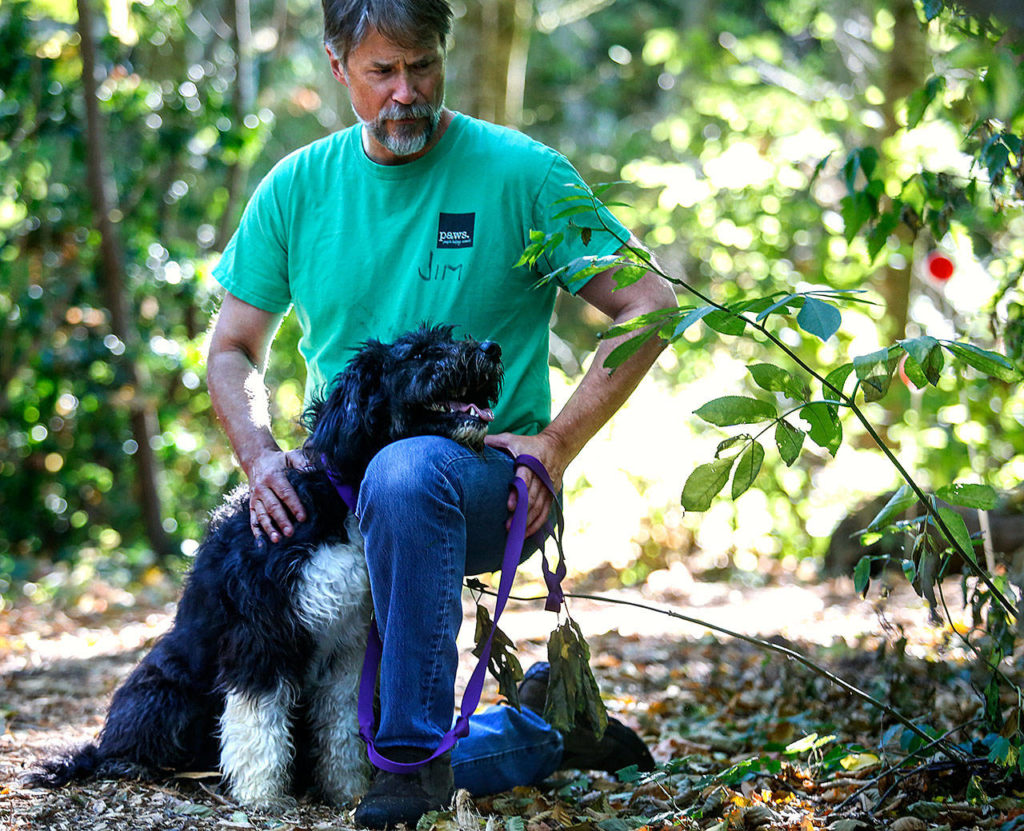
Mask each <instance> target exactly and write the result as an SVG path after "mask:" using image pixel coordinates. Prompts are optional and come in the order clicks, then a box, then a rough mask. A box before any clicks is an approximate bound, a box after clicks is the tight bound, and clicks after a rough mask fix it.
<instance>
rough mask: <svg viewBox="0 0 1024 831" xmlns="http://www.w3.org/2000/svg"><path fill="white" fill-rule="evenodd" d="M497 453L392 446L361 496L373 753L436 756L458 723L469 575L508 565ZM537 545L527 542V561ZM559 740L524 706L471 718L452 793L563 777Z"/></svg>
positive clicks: (423, 442) (423, 441) (506, 480)
mask: <svg viewBox="0 0 1024 831" xmlns="http://www.w3.org/2000/svg"><path fill="white" fill-rule="evenodd" d="M513 467H514V466H513V462H512V459H511V457H509V456H508V455H507V454H505V453H503V452H501V451H499V450H495V449H493V448H485V449H484V451H483V453H476V452H475V451H473V450H470V449H469V448H466V447H464V446H462V445H460V444H457V443H456V442H454V441H451V440H450V439H445V438H440V437H438V436H418V437H415V438H411V439H403V440H401V441H398V442H395V443H393V444H390V445H388V446H387V447H385V448H384V449H383V450H381V451H380V453H378V454H377V455H376V456H375V457H374V459H373V460H372V461H371V462H370V465H369V467H368V468H367V470H366V475H365V477H364V478H363V483H362V486H361V487H360V490H359V518H360V520H359V527H360V530H361V531H362V534H363V538H364V541H365V545H366V561H367V567H368V569H369V573H370V587H371V590H372V592H373V607H374V613H375V615H376V618H377V627H378V629H379V631H380V635H381V640H382V642H383V645H384V652H383V657H382V659H381V672H380V721H379V723H378V728H377V736H376V745H377V749H378V750H379V751H380V752H381V753H383V754H384V755H385V756H387V750H388V748H395V747H417V748H423V749H429V750H431V751H432V750H434V748H436V747H437V746H438V744H440V741H441V738H442V736H444V734H445V732H447V730H448V728H449V727H450V726H451V724H452V718H453V715H454V711H455V674H456V670H457V669H458V663H459V655H458V650H457V648H456V645H455V639H456V636H457V635H458V632H459V628H460V626H461V625H462V584H463V579H464V578H465V576H466V575H467V574H480V573H482V572H488V571H495V570H497V569H498V568H500V566H501V559H502V554H503V552H504V547H505V538H506V533H505V522H506V520H507V519H508V494H509V488H510V486H511V483H512V479H513V475H514V470H513ZM537 547H539V541H538V540H536V539H533V540H531V541H528V544H527V547H526V551H524V558H525V557H526V556H528V555H529V554H531V553H533V551H535V550H536V549H537ZM561 758H562V738H561V735H560V734H559V733H558V732H557V731H556V730H555V729H554V728H552V727H551V726H550V725H548V724H547V723H546V722H544V721H543V720H542V719H541V718H540V717H539V716H537V715H536V714H535V713H532V712H530V711H529V710H523V711H522V712H521V713H520V712H517V711H516V710H514V709H513V708H511V707H496V708H490V709H489V710H487V711H485V712H484V713H481V714H480V715H478V716H474V718H473V720H472V721H471V728H470V734H469V736H468V737H466V738H464V739H462V740H461V741H460V742H459V743H458V744H457V745H456V747H455V750H454V752H453V754H452V764H453V767H454V768H455V777H456V779H455V783H456V786H457V787H464V788H467V789H468V790H469V791H470V792H471V793H474V794H484V793H493V792H496V791H501V790H505V789H507V788H509V787H512V786H514V785H527V784H531V783H533V782H537V781H540V780H541V779H543V778H545V777H546V776H547V775H549V774H550V773H552V772H553V771H554V770H556V769H557V766H558V763H559V762H560V761H561Z"/></svg>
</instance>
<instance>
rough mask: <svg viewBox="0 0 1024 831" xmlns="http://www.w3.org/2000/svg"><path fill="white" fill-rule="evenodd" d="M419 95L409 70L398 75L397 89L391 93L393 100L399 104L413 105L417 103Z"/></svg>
mask: <svg viewBox="0 0 1024 831" xmlns="http://www.w3.org/2000/svg"><path fill="white" fill-rule="evenodd" d="M417 96H418V93H417V92H416V87H415V85H414V84H413V82H412V78H411V77H410V75H409V72H408V71H407V70H402V71H400V72H398V73H397V75H396V78H395V87H394V89H393V90H392V91H391V98H392V99H393V100H394V101H396V102H397V103H399V104H406V105H408V104H412V103H414V102H415V101H416V98H417Z"/></svg>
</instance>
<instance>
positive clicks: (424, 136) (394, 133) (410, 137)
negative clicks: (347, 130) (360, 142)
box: [352, 101, 444, 156]
mask: <svg viewBox="0 0 1024 831" xmlns="http://www.w3.org/2000/svg"><path fill="white" fill-rule="evenodd" d="M443 108H444V101H442V102H441V103H440V104H438V105H437V106H436V107H435V106H432V105H430V104H411V105H409V106H405V105H402V104H391V105H389V106H387V107H385V108H384V109H382V110H381V111H380V112H379V113H377V117H376V118H374V119H372V120H367V119H364V118H363V117H362V116H361V115H359V113H357V112H356V111H355V108H354V107H353V108H352V112H355V114H356V118H357V119H359V122H360V123H361V124H362V125H363V126H364V127H365V128H366V129H367V130H369V132H370V135H372V136H373V137H374V138H375V139H376V140H377V141H378V142H379V143H380V144H381V145H382V146H383V147H385V148H386V149H387V150H389V151H390V152H392V153H394V154H395V155H396V156H411V155H413V154H414V153H419V152H420V151H421V150H422V149H423V148H424V147H426V146H427V143H428V142H429V141H430V139H431V137H432V136H433V135H434V133H435V132H436V131H437V125H438V124H440V122H441V111H442V109H443ZM408 118H415V119H417V122H416V123H415V124H398V123H396V122H397V121H398V120H400V119H408ZM389 121H390V122H392V123H391V124H390V126H389V124H388V122H389ZM424 122H425V123H424Z"/></svg>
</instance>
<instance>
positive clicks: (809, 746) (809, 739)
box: [785, 733, 836, 754]
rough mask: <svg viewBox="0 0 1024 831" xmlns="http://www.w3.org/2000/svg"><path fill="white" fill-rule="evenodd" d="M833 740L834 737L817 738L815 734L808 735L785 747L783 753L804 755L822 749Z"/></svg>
mask: <svg viewBox="0 0 1024 831" xmlns="http://www.w3.org/2000/svg"><path fill="white" fill-rule="evenodd" d="M835 740H836V737H835V736H834V735H828V736H820V737H819V736H818V734H817V733H809V734H808V735H806V736H804V737H803V738H802V739H797V740H796V741H795V742H792V743H791V744H789V745H787V746H786V750H785V752H786V753H787V754H796V753H805V752H807V751H808V750H817V749H818V748H819V747H823V746H824V745H826V744H828V743H829V742H834V741H835Z"/></svg>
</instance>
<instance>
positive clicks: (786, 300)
mask: <svg viewBox="0 0 1024 831" xmlns="http://www.w3.org/2000/svg"><path fill="white" fill-rule="evenodd" d="M798 299H799V297H798V296H797V295H795V294H787V295H786V296H785V297H783V298H782V299H781V300H776V301H775V302H774V303H772V305H770V306H769V307H768V308H767V309H764V310H763V311H761V312H759V313H758V315H757V317H756V318H754V320H755V321H757V322H758V323H760V322H761V321H762V320H764V319H765V318H766V317H768V315H770V314H771V313H772V312H775V311H778V310H779V309H783V310H784V311H787V312H788V311H789V307H790V305H791V304H792V303H794V302H795V301H796V300H798Z"/></svg>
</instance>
